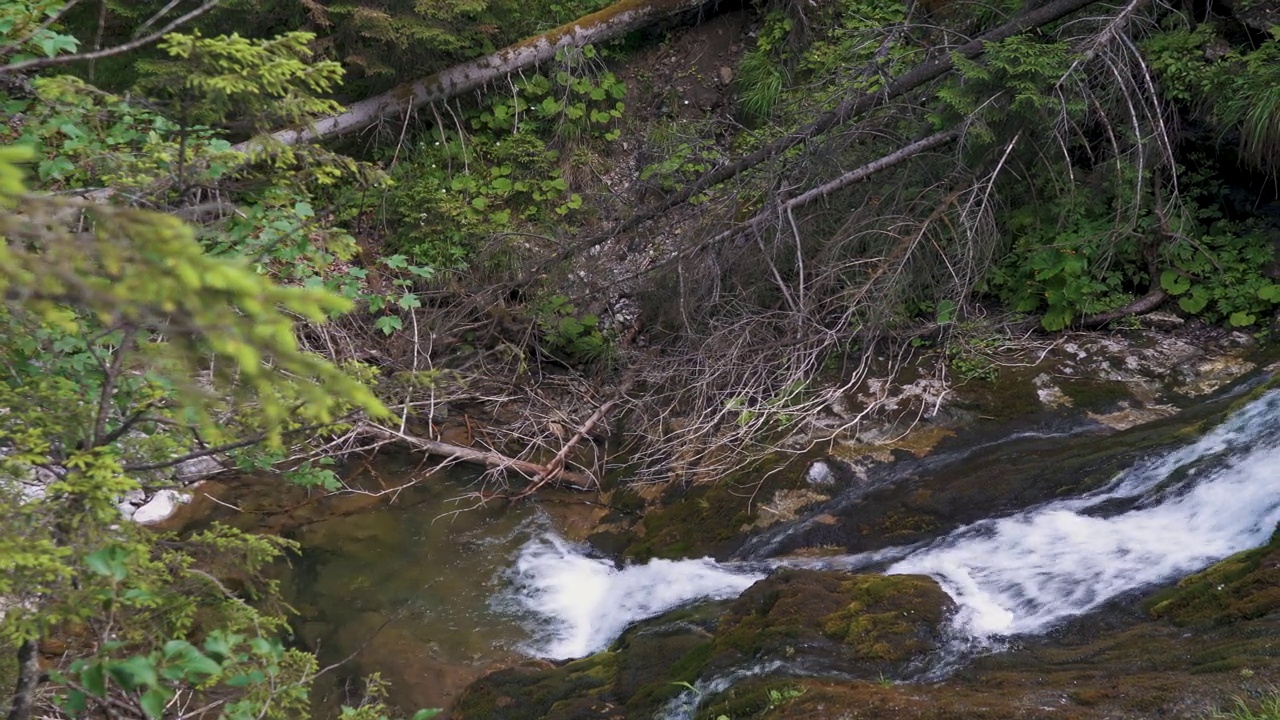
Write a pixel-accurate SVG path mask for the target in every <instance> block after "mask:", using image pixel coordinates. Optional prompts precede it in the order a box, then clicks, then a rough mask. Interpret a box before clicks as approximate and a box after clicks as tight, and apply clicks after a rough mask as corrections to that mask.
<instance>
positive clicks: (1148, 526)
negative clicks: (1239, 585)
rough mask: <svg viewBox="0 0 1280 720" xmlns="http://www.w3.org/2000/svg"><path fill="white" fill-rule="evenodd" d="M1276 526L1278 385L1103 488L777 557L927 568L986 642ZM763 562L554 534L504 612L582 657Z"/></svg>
mask: <svg viewBox="0 0 1280 720" xmlns="http://www.w3.org/2000/svg"><path fill="white" fill-rule="evenodd" d="M1277 522H1280V391H1271V392H1268V393H1267V394H1265V395H1263V396H1262V397H1261V398H1260V399H1258V400H1256V401H1254V402H1253V403H1251V404H1250V405H1248V406H1247V407H1245V408H1244V409H1242V410H1241V411H1239V412H1237V413H1236V414H1235V415H1233V416H1232V417H1231V418H1229V419H1228V420H1227V421H1226V422H1224V423H1223V424H1221V425H1219V426H1218V427H1217V428H1216V429H1214V430H1213V431H1211V432H1209V433H1208V434H1206V435H1204V436H1203V437H1201V438H1200V439H1199V440H1198V441H1196V442H1194V443H1193V444H1191V445H1188V446H1186V447H1183V448H1180V449H1177V450H1174V451H1171V452H1167V453H1165V454H1163V455H1161V456H1158V457H1154V458H1151V459H1148V460H1146V461H1143V462H1140V463H1138V464H1136V465H1134V466H1133V467H1130V468H1128V469H1127V470H1125V471H1123V472H1121V473H1120V474H1119V475H1117V476H1116V477H1115V478H1113V479H1112V480H1111V482H1110V483H1108V484H1107V485H1106V486H1105V487H1103V488H1101V489H1099V490H1097V491H1094V492H1091V493H1088V494H1086V495H1083V496H1080V497H1075V498H1071V499H1064V500H1057V501H1053V502H1049V503H1046V504H1043V505H1040V506H1038V507H1034V508H1031V509H1028V510H1025V511H1023V512H1019V513H1016V514H1013V515H1009V516H1007V517H1002V518H993V519H989V520H983V521H981V522H977V523H974V524H971V525H968V526H966V527H962V528H959V529H957V530H955V531H954V532H952V533H950V534H948V535H946V536H945V537H942V538H940V539H938V540H936V541H935V542H933V543H930V544H927V545H926V546H924V547H915V548H891V549H888V550H881V551H877V552H876V553H873V554H866V555H849V556H843V557H833V558H824V559H822V560H820V561H814V560H804V561H794V562H792V561H788V560H786V559H778V560H773V561H771V563H772V564H774V565H792V564H794V565H805V566H813V565H815V564H818V565H821V566H828V567H845V568H857V567H864V566H867V565H870V564H877V563H882V562H884V561H886V559H887V560H891V561H892V560H896V562H894V563H893V564H892V565H891V566H890V567H889V568H888V570H887V572H889V573H897V574H906V573H912V574H926V575H931V576H933V577H935V578H937V580H938V581H939V583H940V584H941V585H942V587H943V589H945V590H946V591H947V592H948V593H949V594H950V595H951V597H952V598H953V599H954V600H955V601H956V603H957V605H958V606H959V608H960V609H959V612H958V613H957V615H956V617H955V620H954V625H955V630H957V631H958V632H959V633H960V634H961V635H966V636H968V637H969V638H971V639H973V640H977V641H979V642H983V641H989V640H992V639H995V638H999V637H1003V636H1008V635H1016V634H1037V633H1043V632H1044V631H1046V630H1048V629H1050V628H1052V627H1054V626H1055V625H1057V624H1059V623H1061V622H1062V621H1064V620H1066V619H1067V618H1070V617H1073V616H1077V615H1080V614H1083V613H1087V612H1089V611H1091V610H1094V609H1097V608H1098V607H1100V606H1101V605H1102V604H1104V603H1106V602H1107V601H1108V600H1111V599H1113V598H1115V597H1117V596H1119V595H1121V594H1123V593H1126V592H1129V591H1131V590H1134V589H1136V588H1140V587H1144V586H1148V585H1152V584H1155V583H1159V582H1162V581H1168V580H1170V579H1172V578H1175V577H1178V576H1180V575H1185V574H1187V573H1190V572H1193V571H1195V570H1198V569H1200V568H1203V567H1205V566H1207V565H1209V564H1211V563H1213V562H1214V561H1216V560H1219V559H1221V558H1224V557H1226V556H1228V555H1231V554H1232V553H1235V552H1239V551H1241V550H1245V549H1248V548H1251V547H1256V546H1258V545H1262V544H1264V543H1265V542H1266V541H1267V539H1268V538H1269V537H1270V535H1271V533H1272V531H1273V530H1274V529H1275V527H1276V524H1277ZM752 567H753V568H757V569H758V568H759V563H753V564H732V563H730V564H725V565H721V564H717V563H715V562H713V561H711V560H709V559H698V560H681V561H667V560H655V561H653V562H651V563H649V564H647V565H638V566H629V567H625V568H615V567H614V566H613V565H612V564H611V563H609V562H608V561H605V560H601V559H596V558H593V557H590V556H589V554H588V553H587V552H586V551H585V550H584V549H583V548H582V547H579V546H575V545H573V544H570V543H567V542H565V541H564V540H562V539H560V538H558V537H556V536H555V535H554V534H551V533H549V532H544V533H541V534H539V535H537V536H536V537H534V538H533V539H531V540H530V541H528V542H526V543H525V544H524V545H523V546H522V547H521V548H520V550H519V553H518V555H517V558H516V560H515V562H514V568H513V569H512V570H510V571H508V572H507V573H506V577H507V578H508V579H509V584H508V585H507V586H506V587H505V588H504V589H503V590H502V591H501V593H500V594H499V596H498V600H497V606H498V607H501V608H505V609H507V610H508V611H514V612H518V613H520V614H521V615H523V616H524V617H525V621H524V622H525V625H526V627H527V628H528V630H529V632H530V633H531V639H530V640H529V641H527V642H526V643H525V644H524V645H523V647H524V649H525V650H526V652H530V653H532V654H535V655H539V656H543V657H548V658H556V659H562V658H569V657H580V656H583V655H587V654H590V653H592V652H595V651H597V650H600V649H602V648H605V647H607V646H608V644H609V643H610V642H612V641H613V640H614V639H615V638H616V637H617V636H618V635H619V634H620V633H621V632H622V631H623V629H625V628H626V627H627V626H628V625H629V624H631V623H633V622H636V621H639V620H643V619H645V618H649V617H653V616H656V615H658V614H660V613H662V612H664V611H666V610H668V609H671V608H673V607H675V606H678V605H681V604H684V603H687V602H690V601H692V600H696V599H699V598H727V597H734V596H736V595H738V594H739V593H741V592H742V591H743V590H745V589H746V588H747V587H748V586H749V585H750V584H751V583H753V582H754V581H756V580H757V579H759V578H760V577H761V575H760V574H758V573H757V572H751V571H749V570H747V568H752Z"/></svg>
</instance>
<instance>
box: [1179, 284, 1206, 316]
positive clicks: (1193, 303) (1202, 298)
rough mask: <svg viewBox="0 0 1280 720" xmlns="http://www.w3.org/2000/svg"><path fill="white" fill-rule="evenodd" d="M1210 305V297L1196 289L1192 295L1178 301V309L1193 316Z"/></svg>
mask: <svg viewBox="0 0 1280 720" xmlns="http://www.w3.org/2000/svg"><path fill="white" fill-rule="evenodd" d="M1208 304H1209V295H1208V293H1206V292H1204V291H1203V290H1201V289H1200V288H1196V289H1195V290H1193V291H1192V292H1191V294H1190V295H1187V296H1185V297H1183V298H1181V299H1179V300H1178V307H1180V308H1182V309H1183V310H1184V311H1186V312H1189V313H1191V314H1193V315H1194V314H1195V313H1198V312H1200V311H1201V310H1204V308H1205V306H1206V305H1208Z"/></svg>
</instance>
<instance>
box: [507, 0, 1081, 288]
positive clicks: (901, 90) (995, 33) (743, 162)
mask: <svg viewBox="0 0 1280 720" xmlns="http://www.w3.org/2000/svg"><path fill="white" fill-rule="evenodd" d="M1095 2H1097V0H1053V2H1050V3H1048V4H1046V5H1044V6H1042V7H1039V8H1036V9H1035V10H1032V11H1030V12H1027V13H1025V14H1022V15H1019V16H1017V17H1015V18H1013V19H1011V20H1009V22H1007V23H1005V24H1003V25H1001V26H999V27H997V28H995V29H993V30H990V31H988V32H986V33H984V34H982V35H980V36H978V37H976V38H974V39H973V40H970V41H969V42H966V43H964V44H963V45H960V46H958V47H956V48H954V49H952V50H951V51H950V52H948V53H945V54H940V55H938V56H937V57H935V58H934V59H932V60H929V61H927V62H924V63H921V64H920V65H917V66H916V67H914V68H912V69H911V70H909V71H907V72H905V73H903V74H902V75H900V76H898V77H897V78H894V79H893V80H891V81H890V82H889V83H887V84H886V85H885V86H884V88H882V89H880V90H878V91H876V92H863V93H858V94H856V95H854V96H853V97H850V98H848V99H846V100H845V101H844V102H842V103H840V105H839V106H837V107H836V108H835V109H834V110H831V111H828V112H826V113H823V114H822V115H821V116H819V117H818V119H816V120H814V121H813V122H811V123H809V124H808V125H806V126H804V127H802V128H800V129H799V130H796V131H795V132H793V133H791V134H789V135H785V136H783V137H781V138H778V139H777V140H774V141H773V142H771V143H768V144H766V145H764V146H763V147H761V148H760V149H758V150H756V151H755V152H753V153H751V154H750V155H745V156H743V157H741V158H738V159H737V160H734V161H733V162H730V163H726V164H724V165H721V166H720V167H718V168H715V169H714V170H711V171H710V172H707V173H705V174H703V175H702V177H700V178H698V179H697V180H695V181H693V182H692V183H690V184H688V185H686V186H685V188H684V189H683V190H681V191H680V192H677V193H674V194H672V195H669V196H668V197H666V198H664V199H663V200H661V201H659V202H657V203H655V204H654V205H652V206H650V207H648V208H645V209H644V210H642V211H641V212H638V213H636V214H635V215H632V216H631V217H629V218H627V219H626V220H624V221H622V222H621V223H619V224H618V225H616V226H615V227H613V228H611V229H610V230H609V231H608V232H605V233H603V234H601V235H596V236H594V237H590V238H587V239H586V240H584V241H583V242H580V243H577V244H575V245H571V246H570V247H568V248H566V249H564V250H562V251H561V252H560V253H559V254H558V255H557V256H556V258H555V260H556V261H564V260H568V259H570V258H572V257H574V256H576V255H577V254H579V253H581V252H584V251H586V250H590V249H591V248H594V247H597V246H599V245H602V244H604V243H606V242H608V241H609V240H611V239H612V238H615V237H617V236H619V235H622V234H623V233H626V232H629V231H631V230H634V229H636V228H638V227H640V226H641V225H643V224H645V223H647V222H649V221H651V220H654V219H656V218H658V217H660V216H662V215H663V214H664V213H666V212H667V211H668V210H671V209H672V208H675V207H677V206H679V205H683V204H684V203H686V202H688V201H689V199H690V198H692V197H694V196H696V195H699V194H701V193H704V192H706V191H707V190H709V189H710V188H712V187H714V186H716V185H719V184H720V183H723V182H725V181H727V180H730V179H732V178H734V177H736V176H738V175H739V174H741V173H743V172H745V171H747V170H749V169H751V168H753V167H755V166H757V165H760V164H761V163H764V162H767V161H769V160H772V159H774V158H776V157H779V156H781V155H782V154H783V153H785V152H787V151H788V150H791V149H792V148H794V147H796V146H797V145H800V144H802V143H804V142H807V141H809V140H812V139H814V138H817V137H819V136H820V135H823V134H824V133H826V132H827V131H829V130H831V129H833V128H836V127H839V126H841V125H844V124H846V123H848V122H850V121H851V120H855V119H857V118H860V117H862V116H864V115H866V114H867V113H869V112H871V111H872V110H875V109H877V108H880V107H883V106H884V105H886V104H888V103H889V101H891V100H896V99H897V98H900V97H902V96H904V95H906V94H907V93H909V92H911V91H913V90H916V89H918V88H920V87H922V86H924V85H925V84H927V83H929V82H932V81H933V80H936V79H938V78H940V77H942V76H943V75H945V74H947V73H948V72H950V71H951V70H952V68H954V67H955V58H956V57H957V56H959V57H964V58H967V59H970V60H972V59H974V58H977V57H978V56H980V55H982V53H983V51H984V50H985V48H986V45H987V44H988V43H994V42H1000V41H1001V40H1005V39H1008V38H1011V37H1013V36H1015V35H1020V34H1022V33H1024V32H1027V31H1029V30H1034V29H1036V28H1040V27H1043V26H1045V25H1048V24H1049V23H1052V22H1055V21H1057V20H1061V19H1062V18H1064V17H1066V16H1068V15H1070V14H1071V13H1073V12H1076V11H1077V10H1081V9H1083V8H1086V7H1088V6H1089V5H1092V4H1094V3H1095ZM544 270H545V267H543V268H539V269H538V271H537V272H535V273H532V275H530V276H528V277H527V278H526V279H525V280H524V282H528V281H529V280H531V279H532V278H533V277H537V276H538V275H540V274H541V273H542V272H543V271H544Z"/></svg>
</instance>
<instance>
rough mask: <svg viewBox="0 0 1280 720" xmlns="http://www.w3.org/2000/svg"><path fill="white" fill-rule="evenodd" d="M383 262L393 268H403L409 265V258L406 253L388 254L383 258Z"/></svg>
mask: <svg viewBox="0 0 1280 720" xmlns="http://www.w3.org/2000/svg"><path fill="white" fill-rule="evenodd" d="M382 264H383V265H386V266H387V267H389V268H391V269H392V270H403V269H404V268H406V267H408V266H409V258H407V257H405V256H404V255H388V256H386V257H384V258H382Z"/></svg>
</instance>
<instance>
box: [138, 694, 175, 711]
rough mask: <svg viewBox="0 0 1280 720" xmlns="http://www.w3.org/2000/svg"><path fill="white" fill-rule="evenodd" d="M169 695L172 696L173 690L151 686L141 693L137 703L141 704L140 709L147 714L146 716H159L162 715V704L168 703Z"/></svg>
mask: <svg viewBox="0 0 1280 720" xmlns="http://www.w3.org/2000/svg"><path fill="white" fill-rule="evenodd" d="M171 697H173V691H171V690H170V689H169V688H166V687H153V688H151V689H150V690H148V691H146V692H144V693H142V697H141V698H139V699H138V704H139V705H141V706H142V711H143V712H145V713H146V714H147V717H149V718H159V717H160V716H162V715H164V706H165V705H166V704H168V702H169V698H171Z"/></svg>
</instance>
